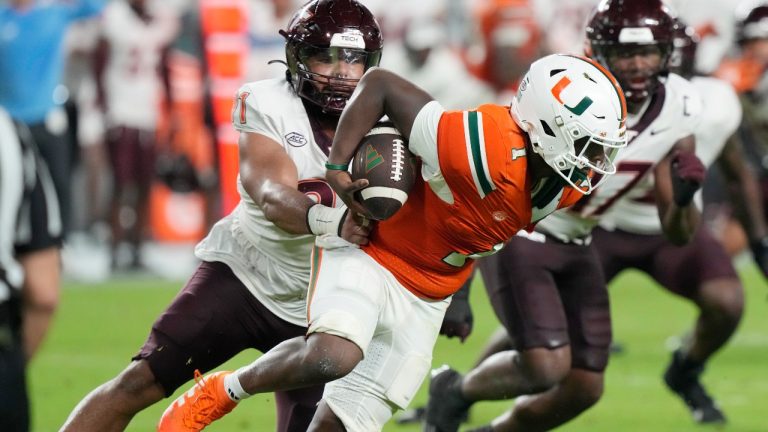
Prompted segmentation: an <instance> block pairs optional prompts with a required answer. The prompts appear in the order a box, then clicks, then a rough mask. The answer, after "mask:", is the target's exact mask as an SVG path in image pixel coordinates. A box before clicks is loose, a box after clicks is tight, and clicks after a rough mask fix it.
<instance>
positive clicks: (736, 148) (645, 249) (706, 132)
mask: <svg viewBox="0 0 768 432" xmlns="http://www.w3.org/2000/svg"><path fill="white" fill-rule="evenodd" d="M697 42H698V37H697V36H696V35H695V33H694V31H693V29H692V28H690V27H687V26H685V24H684V23H682V22H681V21H678V23H677V28H676V31H675V38H674V43H675V50H674V51H673V54H672V57H671V59H670V64H669V69H670V70H671V71H672V72H674V73H677V74H679V75H681V76H683V77H685V78H687V79H690V80H691V83H692V84H693V87H694V88H695V89H696V91H697V92H698V94H699V95H700V96H701V99H702V103H703V108H704V109H703V110H702V112H701V120H700V122H699V126H698V127H697V128H696V130H695V134H694V135H695V137H696V155H697V156H698V157H699V158H700V159H701V161H702V162H703V163H704V165H706V166H709V165H711V164H712V163H714V162H715V161H717V162H718V166H719V168H720V169H721V172H722V173H723V176H724V178H725V179H726V181H727V185H728V190H729V195H730V196H731V198H732V201H734V202H735V203H736V208H737V209H739V211H738V212H737V214H739V215H740V216H741V220H742V223H743V226H744V227H745V228H746V230H747V232H748V233H749V235H750V238H753V239H754V241H753V243H757V244H760V245H762V247H761V249H760V250H759V252H756V261H757V262H758V264H760V269H761V270H762V271H763V272H765V271H766V270H768V267H766V266H767V265H768V262H766V259H767V258H768V244H766V245H763V242H762V239H764V238H765V235H766V226H765V215H764V212H763V206H762V202H761V200H760V192H759V186H758V184H757V181H756V179H755V177H754V175H753V174H752V172H751V169H750V168H749V167H748V166H747V165H746V162H745V159H744V155H743V152H742V150H741V146H740V144H739V143H738V141H735V140H733V139H730V138H731V136H732V135H733V134H734V132H735V131H736V128H737V127H738V125H739V122H740V120H741V108H740V106H739V101H738V98H737V96H736V93H735V92H734V90H733V88H732V87H731V86H730V85H729V84H728V83H727V82H724V81H722V80H718V79H715V78H709V77H705V76H695V75H694V73H693V66H694V63H695V56H696V45H697ZM699 205H701V203H700V202H699ZM654 211H655V208H654V206H653V203H652V202H649V200H648V199H647V197H646V196H641V195H635V196H634V199H633V200H632V201H631V202H627V203H626V205H617V206H615V209H614V211H611V212H609V213H608V214H606V216H605V217H603V218H602V220H601V228H598V229H596V230H595V232H594V244H595V247H596V248H597V251H598V254H599V255H600V259H601V262H602V264H603V271H604V272H605V277H606V280H607V281H608V282H610V281H611V280H612V279H613V278H614V277H615V276H617V275H618V274H619V273H620V272H622V271H623V270H624V269H627V268H636V269H638V270H641V271H643V272H645V273H647V274H648V275H649V276H651V277H653V278H654V279H655V280H656V281H657V282H658V283H659V284H660V285H661V286H662V287H663V288H664V289H666V290H667V291H670V292H671V293H673V294H675V295H678V296H681V297H683V298H685V299H687V300H690V301H692V302H693V303H694V304H695V305H696V307H697V308H698V311H699V316H698V318H697V320H696V324H695V325H694V329H693V330H692V331H691V332H690V334H689V335H688V336H687V337H686V338H685V339H684V340H683V343H682V346H680V347H679V348H678V349H677V350H676V351H675V352H674V353H673V354H672V361H671V362H670V364H669V366H668V367H667V369H666V372H665V374H664V381H665V383H666V384H667V386H668V387H669V388H670V389H671V390H672V391H673V392H675V393H676V394H677V395H678V396H680V398H681V399H683V401H684V402H685V404H686V405H687V406H688V408H689V409H690V411H691V413H692V415H693V418H694V420H695V421H697V422H700V423H720V422H725V416H724V414H723V413H722V411H721V410H720V408H719V407H718V406H717V404H716V403H715V402H714V401H713V399H712V397H711V396H710V395H709V394H708V392H707V391H706V389H705V388H704V386H703V385H702V383H701V380H700V376H701V374H702V372H703V370H704V367H705V365H706V363H707V361H708V360H709V358H710V357H711V356H712V355H713V354H714V353H715V352H717V351H718V350H719V349H720V348H722V347H723V345H724V344H725V343H726V342H727V341H728V340H729V339H730V337H731V336H732V335H733V332H734V331H735V330H736V327H737V325H738V323H739V321H740V320H741V315H742V312H743V308H744V294H743V289H742V286H741V282H740V280H739V278H738V274H737V273H736V270H735V269H734V268H733V265H732V261H731V259H730V257H729V256H728V254H727V253H726V251H725V250H723V246H722V245H721V244H720V243H719V242H718V241H717V240H715V239H714V237H713V236H712V234H711V232H710V231H709V228H708V227H707V226H706V225H703V226H702V227H701V229H699V230H698V231H697V232H696V234H695V236H694V238H693V239H692V241H691V242H690V243H689V244H687V245H686V246H684V247H680V246H678V245H675V244H673V243H671V242H669V241H668V240H666V239H664V236H663V233H662V227H661V226H660V225H659V223H658V219H657V218H656V217H655V215H654ZM630 245H631V246H630ZM616 289H620V288H616ZM619 295H621V294H619Z"/></svg>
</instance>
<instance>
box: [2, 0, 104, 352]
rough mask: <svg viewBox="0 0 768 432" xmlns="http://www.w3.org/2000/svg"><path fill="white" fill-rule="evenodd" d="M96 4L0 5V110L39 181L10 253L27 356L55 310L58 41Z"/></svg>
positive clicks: (61, 189)
mask: <svg viewBox="0 0 768 432" xmlns="http://www.w3.org/2000/svg"><path fill="white" fill-rule="evenodd" d="M101 7H102V5H101V2H100V1H98V0H74V1H70V2H48V1H36V0H12V1H10V2H7V3H3V4H2V5H0V33H2V35H3V37H1V38H0V59H2V61H0V107H3V108H4V109H5V110H6V111H7V112H8V114H9V115H10V116H11V118H12V119H13V120H14V122H15V124H16V127H17V133H18V135H19V139H20V141H21V142H22V145H24V146H25V147H26V148H27V151H34V152H37V153H39V155H40V156H41V157H42V161H39V163H37V164H36V165H35V166H36V167H37V168H38V169H40V171H41V172H40V173H39V174H38V176H40V177H43V178H45V179H46V180H45V181H41V182H36V183H35V188H36V191H35V192H33V194H32V203H31V205H30V207H29V209H28V211H27V212H25V213H23V214H22V219H26V221H24V220H23V221H22V224H23V226H24V227H25V228H26V230H22V231H20V233H19V237H18V241H19V244H18V245H17V249H16V251H17V253H18V259H19V262H21V265H22V266H23V267H24V273H25V274H26V277H25V279H24V289H23V293H24V319H23V335H24V347H25V350H26V353H27V357H28V358H29V359H31V358H32V356H33V355H34V354H35V352H36V351H37V349H38V348H39V346H40V344H41V343H42V341H43V339H44V338H45V335H46V333H47V332H48V328H49V326H50V324H51V321H52V319H53V315H54V313H55V311H56V308H57V307H58V305H59V283H60V273H61V270H60V251H59V249H60V247H61V244H62V239H63V237H64V235H65V234H66V230H67V228H68V218H69V203H70V201H71V197H70V187H69V183H70V181H71V172H70V165H71V155H70V144H69V142H68V135H67V133H66V129H67V124H66V114H65V113H64V111H63V109H62V107H61V105H62V104H63V103H64V101H65V99H66V97H65V96H66V90H65V89H64V87H63V86H62V85H61V83H62V78H63V76H62V75H63V72H64V49H63V42H64V36H65V34H66V31H67V29H68V27H69V26H70V24H71V23H73V22H75V21H77V20H80V19H85V18H89V17H93V16H95V15H97V14H98V13H99V11H100V9H101ZM41 29H44V30H45V31H41ZM33 148H34V150H32V149H33ZM49 181H50V182H52V185H49V184H48V182H49ZM48 186H52V187H54V189H53V191H52V192H53V195H51V194H50V192H51V191H46V190H42V188H44V187H48ZM46 197H47V198H46ZM62 219H63V221H62Z"/></svg>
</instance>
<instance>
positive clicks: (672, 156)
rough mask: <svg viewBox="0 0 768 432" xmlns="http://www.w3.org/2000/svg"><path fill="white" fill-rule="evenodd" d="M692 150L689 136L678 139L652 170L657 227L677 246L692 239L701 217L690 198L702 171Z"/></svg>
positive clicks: (702, 178) (692, 139)
mask: <svg viewBox="0 0 768 432" xmlns="http://www.w3.org/2000/svg"><path fill="white" fill-rule="evenodd" d="M695 149H696V141H695V139H694V138H693V135H689V136H687V137H684V138H681V139H680V140H678V141H677V143H675V145H674V147H672V150H671V151H670V152H669V153H668V154H667V156H666V157H664V159H662V160H661V162H659V164H658V165H657V166H656V169H655V170H654V182H655V188H656V189H655V192H656V205H657V206H658V209H659V218H660V219H661V226H662V228H663V230H664V235H665V236H666V237H667V239H669V241H671V242H672V243H674V244H678V245H682V244H685V243H687V242H688V241H689V240H690V239H691V238H692V237H693V234H694V233H695V232H696V228H697V227H698V225H699V219H700V216H701V214H700V212H699V210H698V209H697V208H696V205H695V204H694V203H693V196H694V194H695V193H696V191H697V190H699V188H700V187H701V183H702V182H703V181H704V175H705V174H706V168H705V167H704V164H702V163H701V161H700V160H699V158H698V157H696V154H695V152H694V151H695Z"/></svg>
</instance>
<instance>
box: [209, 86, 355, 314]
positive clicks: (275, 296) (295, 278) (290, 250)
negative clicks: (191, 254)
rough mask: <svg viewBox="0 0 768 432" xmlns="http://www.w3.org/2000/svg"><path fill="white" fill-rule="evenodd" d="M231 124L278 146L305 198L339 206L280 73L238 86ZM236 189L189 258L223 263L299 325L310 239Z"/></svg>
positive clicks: (322, 153)
mask: <svg viewBox="0 0 768 432" xmlns="http://www.w3.org/2000/svg"><path fill="white" fill-rule="evenodd" d="M232 124H233V126H234V127H235V129H237V130H238V131H240V133H255V134H259V135H263V136H265V137H267V138H270V139H272V140H273V141H275V142H276V143H277V144H279V145H280V146H282V147H283V149H284V150H285V152H286V153H287V154H288V156H289V157H290V158H291V159H292V160H293V163H294V164H295V165H296V170H297V172H298V177H299V190H301V191H302V192H304V193H305V194H306V195H307V196H309V197H310V198H312V199H313V200H315V201H316V202H319V203H322V204H324V205H327V206H329V207H336V206H341V205H343V202H342V201H341V200H340V199H338V198H337V197H336V194H335V193H334V192H333V189H331V187H330V186H329V185H328V183H326V182H325V180H324V178H325V171H326V170H325V161H326V160H327V159H328V157H327V150H328V149H327V148H325V149H324V148H322V147H321V144H319V143H317V142H316V140H315V137H314V134H313V132H312V126H311V124H310V120H309V117H308V116H307V112H306V110H305V109H304V105H303V104H302V102H301V99H300V98H299V97H298V96H297V95H296V93H295V92H294V90H293V88H292V87H291V85H290V84H289V83H288V82H287V81H286V80H285V78H276V79H269V80H262V81H256V82H252V83H248V84H245V85H244V86H242V87H241V88H240V89H239V90H238V92H237V95H236V100H235V104H234V107H233V111H232ZM326 144H327V146H328V147H329V145H330V142H328V143H326ZM237 189H238V192H239V193H240V203H239V204H238V205H237V207H236V208H235V209H234V210H233V211H232V213H231V214H230V215H229V216H227V217H225V218H224V219H222V220H220V221H219V222H218V223H217V224H216V225H215V226H214V227H213V228H212V229H211V232H210V233H209V234H208V236H207V237H206V238H205V239H203V241H201V242H200V243H199V244H198V245H197V247H196V248H195V255H197V257H198V258H200V259H203V260H206V261H221V262H224V263H226V264H227V265H229V266H230V268H232V270H233V271H234V273H235V274H236V275H237V277H238V278H239V279H240V280H241V281H242V282H243V283H244V284H245V285H246V286H247V287H248V289H249V290H250V291H251V293H252V294H253V295H254V296H255V297H256V298H257V299H258V300H259V301H260V302H261V303H263V304H264V305H265V306H266V307H268V308H269V309H270V310H271V311H272V312H273V313H275V314H276V315H277V316H279V317H280V318H282V319H284V320H286V321H288V322H291V323H294V324H297V325H302V326H304V325H306V319H307V316H306V294H307V287H308V285H309V274H310V264H311V262H310V261H311V260H310V257H311V253H312V248H313V245H314V240H315V237H314V236H312V235H296V234H290V233H287V232H285V231H283V230H282V229H280V228H278V227H277V226H276V225H275V224H273V223H272V222H270V221H269V220H267V218H266V217H264V212H263V211H262V210H261V208H260V207H259V206H258V205H257V204H256V203H255V202H254V201H253V200H252V199H251V197H250V196H249V195H248V193H247V192H246V191H245V189H244V188H243V185H242V184H241V182H240V178H239V177H238V180H237Z"/></svg>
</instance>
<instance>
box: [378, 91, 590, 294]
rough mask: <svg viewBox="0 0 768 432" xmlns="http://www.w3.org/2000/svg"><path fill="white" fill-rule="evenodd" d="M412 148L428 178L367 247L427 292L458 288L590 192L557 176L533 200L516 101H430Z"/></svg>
mask: <svg viewBox="0 0 768 432" xmlns="http://www.w3.org/2000/svg"><path fill="white" fill-rule="evenodd" d="M422 131H424V132H425V134H424V135H421V132H422ZM409 146H410V148H411V151H413V152H414V154H416V155H417V156H420V157H421V159H422V164H423V167H422V177H423V178H418V179H417V181H416V184H415V185H414V187H413V190H412V191H411V193H410V195H409V197H408V201H406V203H405V205H404V206H403V207H402V208H401V209H400V210H399V211H398V212H397V213H396V214H395V216H393V217H392V218H390V219H388V220H386V221H383V222H379V223H378V224H377V226H376V228H375V229H374V231H373V232H372V234H371V237H370V243H369V245H368V246H366V247H364V250H365V252H366V253H368V254H369V255H370V256H371V257H373V258H374V259H375V260H376V261H377V262H379V263H380V264H381V265H383V266H384V267H386V268H387V269H389V270H390V271H391V272H392V273H393V274H394V276H395V277H396V278H397V280H398V281H399V282H400V283H402V284H403V285H404V286H405V287H406V288H407V289H409V290H410V291H411V292H413V293H414V294H416V295H418V296H419V297H424V298H431V299H441V298H445V297H447V296H449V295H451V294H453V293H454V292H455V291H456V290H458V289H459V288H460V287H461V284H462V283H463V282H464V280H465V279H466V278H467V277H468V276H469V273H470V271H471V269H472V264H471V263H472V259H474V258H478V257H481V256H484V255H489V254H491V253H494V252H496V251H498V250H499V249H500V248H501V246H502V244H503V242H505V241H507V240H508V239H509V238H510V237H511V236H513V235H515V233H517V232H518V231H519V230H521V229H524V228H526V227H528V226H530V225H531V224H532V223H535V222H536V221H537V220H538V219H540V218H542V217H544V216H545V215H546V214H547V213H549V212H551V211H553V210H555V209H556V208H562V207H565V206H568V205H571V204H573V203H574V202H575V201H576V200H578V199H579V198H580V197H581V196H582V195H581V193H580V192H578V191H576V190H573V189H571V188H566V189H564V188H563V182H562V180H561V179H560V178H559V177H557V176H554V175H553V176H552V177H550V179H554V180H552V181H553V182H554V183H552V185H550V187H540V188H539V189H540V191H541V192H542V193H540V194H537V196H536V197H534V202H533V203H532V200H531V187H532V185H530V184H529V179H528V160H527V155H526V147H525V137H524V132H523V131H521V130H520V129H519V127H518V126H517V124H515V122H514V120H513V119H512V116H511V115H510V112H509V108H508V107H504V106H498V105H482V106H480V107H479V108H477V110H475V111H448V112H444V111H443V110H442V108H441V107H440V106H439V104H438V103H437V102H430V103H429V104H427V106H425V107H424V108H423V109H422V111H421V112H420V113H419V115H418V116H417V119H416V122H415V123H414V127H413V131H412V133H411V137H410V140H409ZM435 146H436V147H435ZM424 179H427V181H425V180H424ZM545 183H549V179H548V180H546V181H545ZM554 185H556V186H554ZM545 189H546V190H545ZM543 192H546V193H543ZM534 205H536V207H537V208H536V209H534V208H533V206H534Z"/></svg>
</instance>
